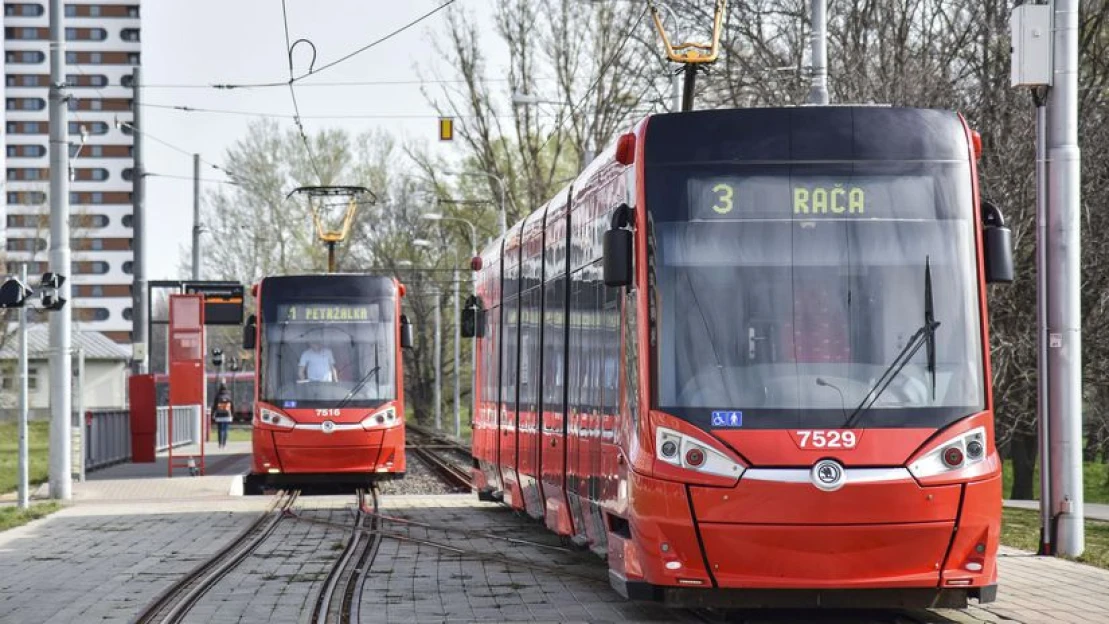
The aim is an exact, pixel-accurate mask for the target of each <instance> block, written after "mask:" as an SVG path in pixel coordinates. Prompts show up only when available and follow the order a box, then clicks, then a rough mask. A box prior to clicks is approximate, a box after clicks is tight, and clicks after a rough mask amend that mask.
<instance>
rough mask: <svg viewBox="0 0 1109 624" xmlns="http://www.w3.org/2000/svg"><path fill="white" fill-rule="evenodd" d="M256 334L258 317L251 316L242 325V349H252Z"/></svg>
mask: <svg viewBox="0 0 1109 624" xmlns="http://www.w3.org/2000/svg"><path fill="white" fill-rule="evenodd" d="M257 333H258V317H257V316H255V315H253V314H251V315H250V318H248V319H247V320H246V325H243V348H244V349H253V348H254V343H255V338H256V334H257Z"/></svg>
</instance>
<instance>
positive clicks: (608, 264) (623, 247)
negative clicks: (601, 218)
mask: <svg viewBox="0 0 1109 624" xmlns="http://www.w3.org/2000/svg"><path fill="white" fill-rule="evenodd" d="M631 213H632V211H631V208H629V207H628V205H627V204H621V205H620V206H619V207H617V208H616V210H615V211H614V212H613V213H612V227H611V228H610V229H609V230H608V231H607V232H605V238H604V279H605V286H610V287H613V288H619V287H621V286H629V285H631V283H632V233H631V230H627V229H624V228H625V227H626V226H627V225H629V221H630V220H631Z"/></svg>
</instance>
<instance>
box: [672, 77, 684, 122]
mask: <svg viewBox="0 0 1109 624" xmlns="http://www.w3.org/2000/svg"><path fill="white" fill-rule="evenodd" d="M680 110H682V75H681V73H679V72H674V73H673V74H670V112H671V113H676V112H678V111H680Z"/></svg>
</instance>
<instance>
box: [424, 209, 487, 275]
mask: <svg viewBox="0 0 1109 624" xmlns="http://www.w3.org/2000/svg"><path fill="white" fill-rule="evenodd" d="M420 218H421V219H423V220H425V221H457V222H459V223H465V224H466V225H468V226H470V256H471V257H474V258H477V228H475V227H474V224H473V223H472V222H471V221H469V220H468V219H462V218H459V217H445V216H443V215H441V214H439V213H437V212H429V213H427V214H422V215H420ZM472 264H473V262H472V261H471V265H472Z"/></svg>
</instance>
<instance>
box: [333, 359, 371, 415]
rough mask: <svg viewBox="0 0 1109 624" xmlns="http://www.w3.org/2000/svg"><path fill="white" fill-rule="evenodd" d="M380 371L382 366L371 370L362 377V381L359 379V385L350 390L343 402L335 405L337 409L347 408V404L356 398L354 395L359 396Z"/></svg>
mask: <svg viewBox="0 0 1109 624" xmlns="http://www.w3.org/2000/svg"><path fill="white" fill-rule="evenodd" d="M379 370H381V367H380V366H375V367H373V368H371V369H370V372H368V373H366V374H365V375H364V376H363V377H362V379H359V380H358V383H357V384H355V385H354V387H353V388H351V389H350V392H349V393H347V395H346V396H345V397H343V400H341V401H339V402H338V403H336V404H335V408H336V409H338V408H340V407H346V404H347V403H349V402H350V400H351V399H353V398H354V395H356V394H358V391H359V390H361V389H362V386H364V385H366V382H367V381H369V380H370V377H371V376H376V375H377V371H379Z"/></svg>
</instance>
